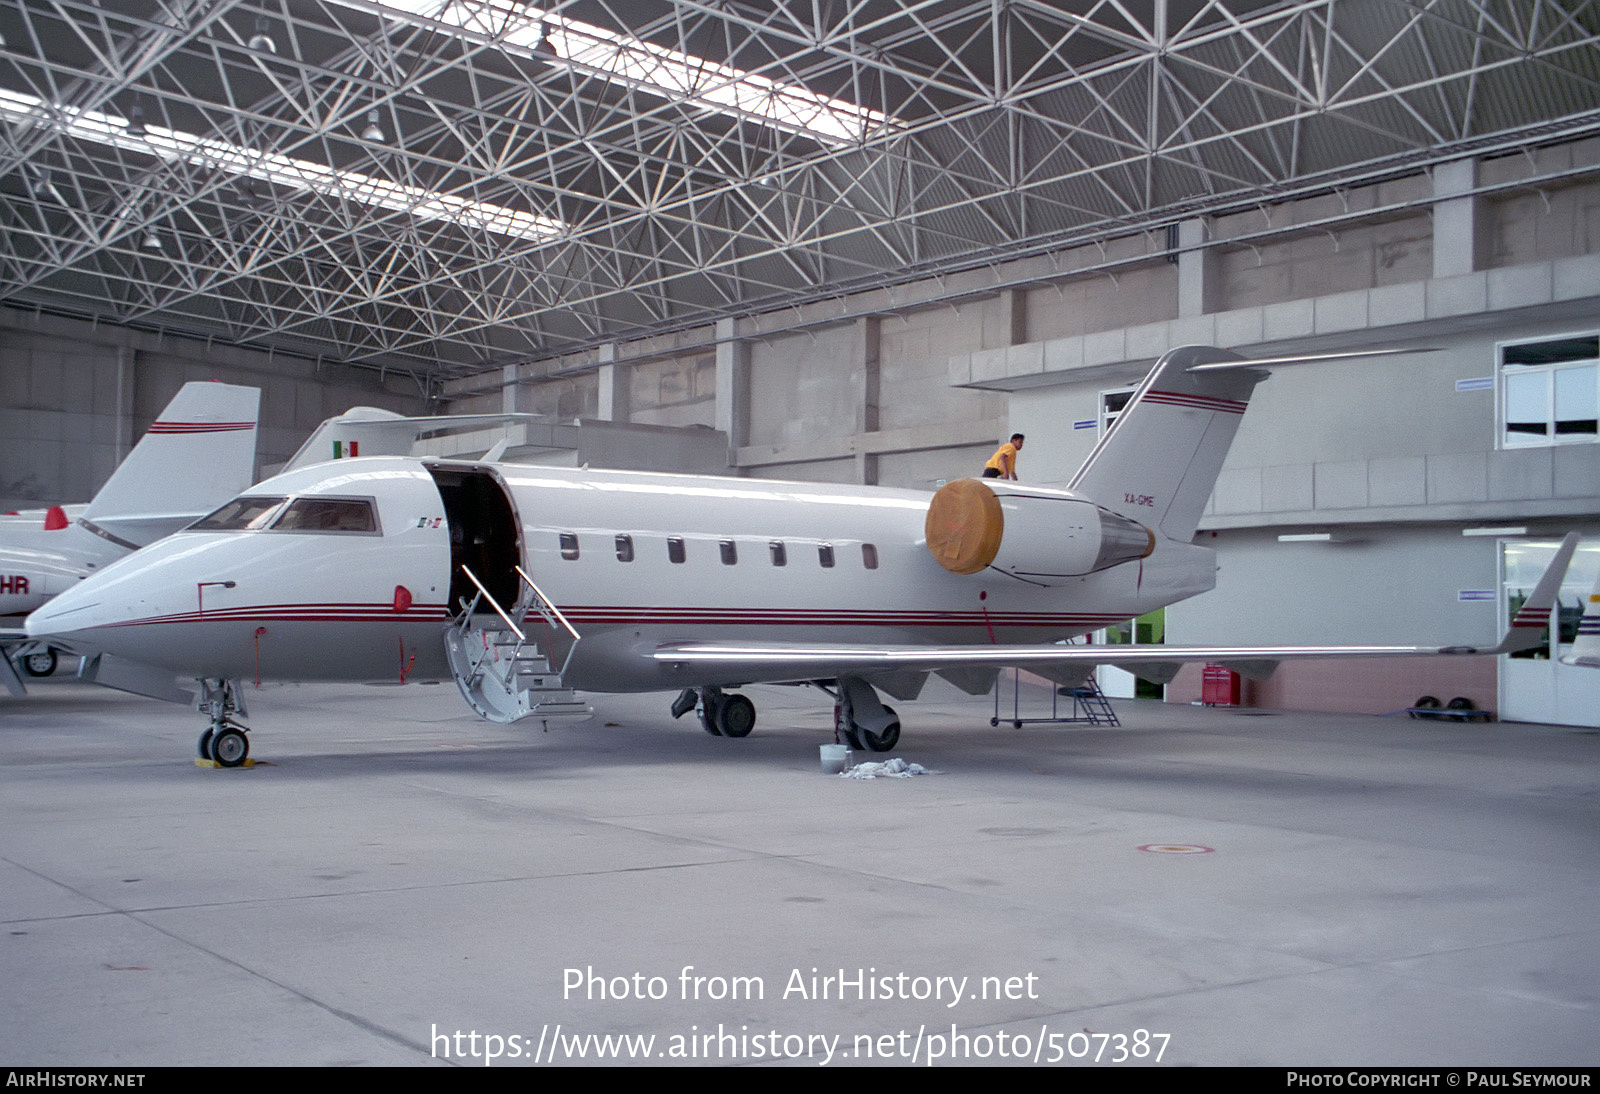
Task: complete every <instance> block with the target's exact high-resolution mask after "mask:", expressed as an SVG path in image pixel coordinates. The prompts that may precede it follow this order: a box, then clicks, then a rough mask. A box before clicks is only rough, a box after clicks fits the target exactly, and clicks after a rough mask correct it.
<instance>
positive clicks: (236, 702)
mask: <svg viewBox="0 0 1600 1094" xmlns="http://www.w3.org/2000/svg"><path fill="white" fill-rule="evenodd" d="M198 706H199V708H200V711H201V713H203V714H208V715H210V716H211V725H210V727H209V728H207V729H206V731H205V732H204V733H202V734H200V745H199V751H200V758H201V759H202V760H211V761H212V762H214V763H215V764H216V765H217V766H218V767H238V766H240V765H241V764H243V763H244V762H245V760H246V759H248V758H249V756H250V739H249V738H248V737H246V736H245V734H246V733H248V732H249V731H250V727H249V726H247V725H245V724H244V723H243V722H240V721H239V720H238V719H239V718H240V717H242V716H247V715H248V712H247V711H246V710H245V709H244V700H242V699H241V698H240V697H239V692H238V689H237V688H236V687H234V683H233V681H232V680H218V679H205V680H201V681H200V702H199V704H198Z"/></svg>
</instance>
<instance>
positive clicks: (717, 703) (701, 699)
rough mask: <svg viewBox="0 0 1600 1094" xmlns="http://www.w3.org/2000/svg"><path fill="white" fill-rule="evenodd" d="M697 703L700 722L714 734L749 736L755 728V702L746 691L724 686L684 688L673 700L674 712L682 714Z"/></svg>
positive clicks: (678, 714) (706, 729)
mask: <svg viewBox="0 0 1600 1094" xmlns="http://www.w3.org/2000/svg"><path fill="white" fill-rule="evenodd" d="M696 706H698V707H699V708H700V725H701V728H703V729H704V730H705V731H706V732H707V733H709V734H711V735H712V736H713V737H748V736H750V731H751V730H752V729H754V728H756V705H755V704H754V703H752V702H751V701H750V700H749V699H747V698H746V697H745V696H743V695H728V694H726V693H725V692H724V691H723V690H722V689H721V688H699V689H696V688H684V689H683V691H681V692H680V693H679V694H678V697H677V698H676V699H674V700H673V701H672V716H673V717H674V718H681V717H683V716H684V715H685V714H687V713H689V711H691V710H693V709H694V708H695V707H696Z"/></svg>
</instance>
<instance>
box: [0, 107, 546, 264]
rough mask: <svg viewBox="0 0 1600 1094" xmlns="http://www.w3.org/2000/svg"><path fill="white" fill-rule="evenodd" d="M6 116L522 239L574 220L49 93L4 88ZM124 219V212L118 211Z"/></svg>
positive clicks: (0, 114) (540, 236)
mask: <svg viewBox="0 0 1600 1094" xmlns="http://www.w3.org/2000/svg"><path fill="white" fill-rule="evenodd" d="M0 118H3V119H5V120H6V121H7V122H10V123H12V124H18V125H25V124H35V125H37V124H47V125H55V126H57V127H58V128H60V129H61V130H62V131H63V132H65V133H66V134H68V135H69V136H72V137H74V138H77V139H79V140H86V141H93V142H94V143H96V144H103V145H108V146H110V147H113V148H121V149H124V150H126V151H131V152H141V153H144V154H146V155H155V156H159V157H161V158H163V159H167V160H181V161H183V162H186V163H191V164H195V165H197V166H199V165H204V166H207V167H214V168H220V169H221V170H224V171H228V172H231V173H233V174H237V175H243V176H247V177H249V178H254V179H260V180H261V181H263V182H267V183H271V184H272V185H273V186H275V187H280V188H283V189H288V190H309V191H311V192H313V193H318V194H327V195H329V196H332V197H336V198H341V199H344V200H346V201H352V202H355V203H357V204H360V205H367V206H376V207H378V208H383V209H390V210H393V211H394V212H397V213H406V214H408V215H410V216H414V217H417V218H418V219H421V220H434V221H444V222H446V223H450V224H458V225H461V226H462V227H466V228H473V229H478V230H482V231H488V232H493V233H495V234H497V235H504V236H513V237H516V238H520V239H531V240H549V239H554V238H556V237H557V236H560V235H562V234H564V233H565V232H566V230H567V226H566V225H565V224H564V223H562V222H561V221H559V220H556V219H554V218H552V217H546V216H540V215H538V214H536V213H526V212H523V211H521V210H518V209H508V208H506V207H504V206H500V205H492V204H490V203H488V202H482V201H472V200H469V199H467V198H461V197H456V196H454V195H451V194H439V193H434V192H433V191H431V190H424V189H422V188H421V187H417V186H407V185H405V184H403V183H398V182H391V181H390V180H388V179H382V178H377V177H375V176H372V175H367V174H363V173H361V172H360V171H350V170H339V169H336V168H333V167H329V166H328V165H327V164H322V163H313V162H311V161H310V160H301V159H294V158H292V157H289V156H280V155H276V154H274V153H270V152H256V151H253V150H251V149H247V148H240V147H239V146H238V145H235V144H230V143H228V142H227V141H223V140H218V139H217V138H214V137H201V136H197V135H195V134H193V133H184V132H182V131H180V130H176V129H168V128H166V127H165V126H160V125H152V124H148V123H147V124H146V125H145V130H144V133H143V135H136V134H133V133H129V132H128V123H127V122H125V121H123V120H122V119H121V118H117V117H113V116H112V115H110V114H103V113H100V112H99V111H95V110H80V109H77V108H76V107H62V106H48V105H47V104H46V103H45V102H44V100H42V99H39V98H36V97H35V96H32V95H27V94H23V93H22V92H17V91H7V90H5V89H3V88H0ZM118 219H125V218H124V217H123V216H121V215H119V217H118Z"/></svg>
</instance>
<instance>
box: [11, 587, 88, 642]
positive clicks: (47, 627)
mask: <svg viewBox="0 0 1600 1094" xmlns="http://www.w3.org/2000/svg"><path fill="white" fill-rule="evenodd" d="M99 606H100V598H99V597H98V596H95V595H87V596H86V595H84V594H83V593H81V592H79V590H77V589H68V590H67V591H66V592H64V593H62V594H61V595H59V596H57V597H55V598H54V599H53V600H51V601H50V602H49V603H47V604H44V605H43V606H41V607H39V608H38V609H36V610H35V611H34V612H33V613H32V614H31V615H29V616H28V618H27V620H26V621H25V622H24V623H23V628H24V629H25V630H26V631H27V632H28V637H29V638H43V637H46V636H50V635H54V636H60V635H63V634H69V633H71V632H73V631H78V630H82V629H84V627H86V626H90V625H92V624H91V623H90V622H89V617H90V616H91V615H93V614H94V613H93V609H95V608H97V607H99Z"/></svg>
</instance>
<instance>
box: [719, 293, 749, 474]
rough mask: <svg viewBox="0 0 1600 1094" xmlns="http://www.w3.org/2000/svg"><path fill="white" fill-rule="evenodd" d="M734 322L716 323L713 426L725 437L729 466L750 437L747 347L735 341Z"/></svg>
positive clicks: (723, 321)
mask: <svg viewBox="0 0 1600 1094" xmlns="http://www.w3.org/2000/svg"><path fill="white" fill-rule="evenodd" d="M735 333H736V327H735V321H734V320H732V319H719V320H717V417H716V426H717V428H718V429H720V430H722V431H723V432H724V433H726V434H727V435H728V466H730V467H733V466H736V453H737V452H738V450H739V448H741V447H742V446H743V445H745V444H747V443H748V438H749V435H750V347H749V346H748V345H746V344H745V343H744V342H742V341H738V340H736V339H735V338H734V335H735Z"/></svg>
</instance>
